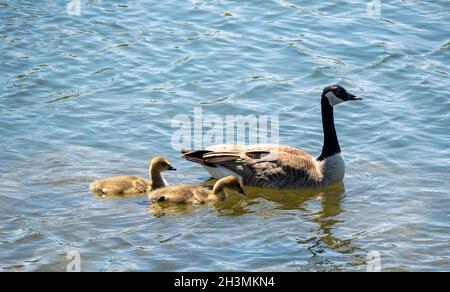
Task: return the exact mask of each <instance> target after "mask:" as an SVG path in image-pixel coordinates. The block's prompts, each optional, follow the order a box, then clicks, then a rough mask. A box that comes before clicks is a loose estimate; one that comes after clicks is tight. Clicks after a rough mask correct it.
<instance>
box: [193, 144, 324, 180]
mask: <svg viewBox="0 0 450 292" xmlns="http://www.w3.org/2000/svg"><path fill="white" fill-rule="evenodd" d="M205 151H207V152H205ZM186 155H187V156H189V155H194V156H196V157H197V158H200V159H202V161H203V163H202V164H204V165H212V166H216V165H220V166H222V167H226V168H228V169H229V170H231V171H233V172H235V173H237V174H239V175H241V177H242V178H243V183H244V184H245V185H250V186H256V187H274V188H309V187H314V186H317V185H319V184H320V181H321V180H322V178H323V175H322V173H323V164H322V163H321V162H319V161H317V160H316V159H315V158H314V157H312V156H311V155H309V154H308V153H307V152H305V151H303V150H301V149H297V148H294V147H290V146H276V145H275V146H274V145H255V146H239V145H218V146H213V147H211V148H209V149H207V150H203V153H199V152H195V151H194V152H190V154H189V153H187V154H185V155H184V157H185V158H186V159H188V160H190V159H189V158H187V157H186Z"/></svg>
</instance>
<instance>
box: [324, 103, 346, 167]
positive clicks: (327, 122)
mask: <svg viewBox="0 0 450 292" xmlns="http://www.w3.org/2000/svg"><path fill="white" fill-rule="evenodd" d="M322 125H323V136H324V139H323V148H322V154H321V155H320V157H319V158H318V160H321V161H322V160H324V159H326V158H327V157H330V156H333V155H334V154H337V153H341V148H340V147H339V141H338V138H337V134H336V128H335V127H334V113H333V107H332V106H331V105H330V103H329V101H328V98H326V97H325V96H322Z"/></svg>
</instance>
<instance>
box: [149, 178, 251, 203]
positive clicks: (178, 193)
mask: <svg viewBox="0 0 450 292" xmlns="http://www.w3.org/2000/svg"><path fill="white" fill-rule="evenodd" d="M226 190H231V191H236V192H239V193H240V194H242V195H245V192H244V189H242V186H241V183H240V182H239V179H238V178H237V177H235V176H228V177H225V178H222V179H220V180H219V181H218V182H216V184H215V185H214V188H213V190H207V189H205V188H203V187H201V186H174V187H166V188H162V189H159V190H156V191H153V192H151V193H150V194H149V195H148V198H149V201H150V202H151V203H161V202H167V203H171V204H204V203H206V202H217V201H224V200H226V199H227V193H226Z"/></svg>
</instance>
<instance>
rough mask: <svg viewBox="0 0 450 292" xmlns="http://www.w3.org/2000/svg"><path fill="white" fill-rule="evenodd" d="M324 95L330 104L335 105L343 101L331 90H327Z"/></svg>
mask: <svg viewBox="0 0 450 292" xmlns="http://www.w3.org/2000/svg"><path fill="white" fill-rule="evenodd" d="M325 96H326V97H327V98H328V102H329V103H330V105H331V106H336V105H338V104H340V103H343V102H344V101H343V100H342V99H340V98H339V97H337V96H336V95H335V94H334V93H333V92H332V91H330V92H328V93H327V94H326V95H325Z"/></svg>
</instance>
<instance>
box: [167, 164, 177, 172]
mask: <svg viewBox="0 0 450 292" xmlns="http://www.w3.org/2000/svg"><path fill="white" fill-rule="evenodd" d="M167 170H169V171H176V170H177V169H176V168H175V167H173V166H172V165H170V164H169V168H167Z"/></svg>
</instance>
